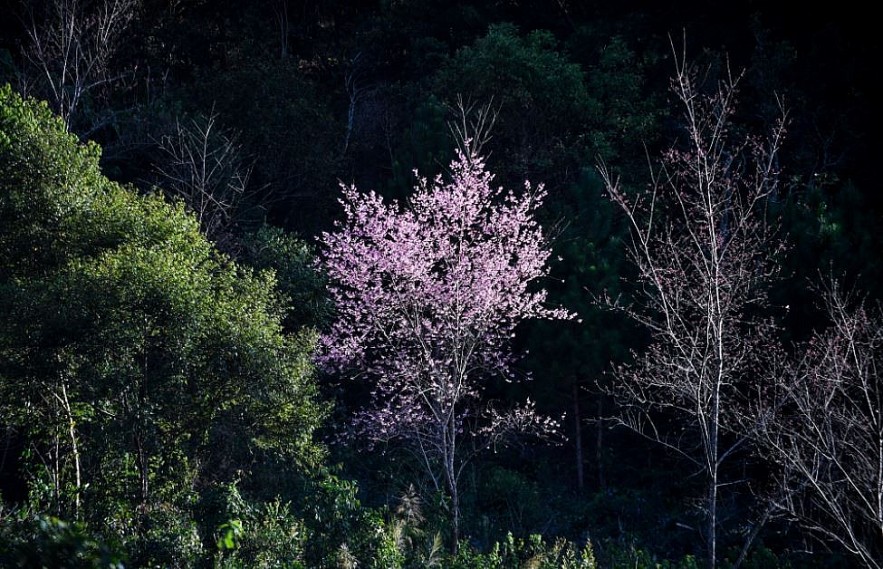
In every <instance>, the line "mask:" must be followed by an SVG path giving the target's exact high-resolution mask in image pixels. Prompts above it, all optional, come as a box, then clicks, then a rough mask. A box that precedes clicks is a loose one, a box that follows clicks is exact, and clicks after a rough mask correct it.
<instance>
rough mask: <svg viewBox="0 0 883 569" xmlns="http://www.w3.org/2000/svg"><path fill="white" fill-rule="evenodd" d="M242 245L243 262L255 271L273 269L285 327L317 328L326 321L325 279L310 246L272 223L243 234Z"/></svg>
mask: <svg viewBox="0 0 883 569" xmlns="http://www.w3.org/2000/svg"><path fill="white" fill-rule="evenodd" d="M243 245H244V251H243V253H242V260H243V262H244V263H247V264H248V265H250V266H252V267H255V268H256V269H258V270H272V271H274V273H275V276H276V281H277V283H278V287H279V290H280V291H281V292H282V293H284V294H285V295H286V297H287V299H286V300H287V312H286V315H285V320H284V324H285V327H286V328H287V329H289V330H298V329H300V328H303V327H304V326H309V327H321V326H322V325H324V324H326V323H327V322H328V319H329V317H330V311H331V306H330V304H329V302H328V299H327V296H326V293H325V278H324V276H323V275H321V274H320V273H319V270H318V269H317V267H316V263H315V262H314V259H315V252H314V250H313V248H312V247H311V246H310V245H308V244H307V243H306V242H304V241H303V240H301V239H298V238H297V237H295V236H293V235H292V234H290V233H287V232H285V231H284V230H282V229H279V228H278V227H273V226H272V225H264V226H262V227H261V228H260V229H258V230H257V231H256V232H254V233H252V234H250V235H246V236H245V238H244V239H243Z"/></svg>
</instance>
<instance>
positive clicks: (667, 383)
mask: <svg viewBox="0 0 883 569" xmlns="http://www.w3.org/2000/svg"><path fill="white" fill-rule="evenodd" d="M675 60H676V61H677V67H676V74H675V76H674V79H673V81H672V89H673V92H674V94H675V95H676V97H677V99H678V101H679V103H680V106H681V110H682V113H683V114H682V120H683V127H684V128H683V140H681V141H680V143H679V144H676V145H675V146H673V147H672V148H671V149H670V150H669V151H667V152H666V153H665V154H664V156H663V158H662V160H661V164H660V166H659V168H658V169H656V171H655V172H653V171H651V174H652V175H651V178H652V183H651V184H650V186H649V188H648V190H647V191H645V192H643V193H640V194H638V195H636V196H634V197H632V196H628V195H626V193H625V192H624V191H622V190H621V188H620V187H619V182H618V180H615V179H614V178H613V176H612V175H611V174H610V172H609V171H608V169H607V168H606V167H604V166H603V165H602V166H601V167H600V172H601V175H602V177H603V179H604V181H605V184H606V188H607V191H608V193H609V196H610V198H611V199H612V200H613V202H614V203H616V204H617V205H618V206H620V208H621V210H622V211H623V213H624V214H625V216H626V219H627V221H628V223H629V224H630V226H631V245H630V248H629V254H630V257H631V261H632V263H633V264H634V266H635V268H636V269H637V278H638V286H637V289H636V293H635V295H634V299H633V301H632V302H631V303H627V302H623V301H621V300H620V299H612V298H605V299H603V301H604V302H605V303H606V304H607V305H608V306H610V307H613V308H615V309H618V310H622V311H623V312H625V313H626V314H627V315H628V316H630V317H631V318H632V319H634V320H635V321H636V322H638V323H640V324H641V325H643V326H644V327H645V328H646V329H647V330H648V331H649V333H650V337H651V340H650V344H649V347H648V348H647V350H646V351H645V352H643V353H641V354H635V362H634V363H633V364H632V365H630V366H624V367H619V368H618V369H616V370H615V374H614V375H615V381H614V382H613V384H612V386H611V387H610V388H609V389H610V390H611V391H612V393H613V394H614V395H615V396H616V397H617V399H618V400H619V402H620V403H621V404H622V415H621V416H620V417H618V420H619V422H621V423H622V424H623V425H625V426H628V427H630V428H631V429H634V430H635V431H636V432H638V433H639V434H641V435H644V436H646V437H648V438H650V439H652V440H654V441H657V442H660V443H662V444H663V445H665V446H666V447H667V448H669V449H671V450H673V451H675V452H676V453H678V454H679V455H681V456H682V457H684V458H685V459H686V460H687V461H688V462H689V463H691V464H692V465H693V466H694V467H695V468H696V472H697V474H699V475H701V476H703V478H704V480H705V487H706V493H705V497H704V499H703V500H702V501H701V504H702V506H701V508H702V513H703V517H704V518H705V521H704V524H703V525H704V527H703V529H702V533H703V534H704V535H703V537H704V541H705V546H706V555H707V561H708V567H711V568H713V567H715V565H716V563H717V557H718V554H717V549H718V543H717V535H718V527H719V493H720V490H721V488H722V487H723V486H725V485H727V484H729V483H730V482H731V481H728V480H724V477H723V473H722V465H724V464H725V463H726V462H727V461H728V460H729V459H732V458H733V457H734V454H735V453H736V452H737V451H738V450H739V449H740V448H742V446H743V445H744V444H745V442H746V441H747V439H748V435H746V434H739V433H738V432H737V429H736V425H737V423H741V422H740V421H738V417H737V415H738V413H739V409H740V408H741V409H745V407H744V406H743V404H742V403H743V402H744V401H745V399H744V397H743V395H742V389H743V387H744V385H745V384H746V383H750V382H751V381H753V379H754V377H756V375H757V373H758V369H759V368H760V367H761V366H762V365H763V359H764V357H765V356H766V354H767V353H768V352H769V351H770V345H771V344H772V343H773V337H774V330H773V327H772V325H771V323H770V321H769V320H765V319H763V318H761V317H759V316H757V314H758V313H759V311H758V308H759V307H760V308H762V307H763V306H764V305H765V303H766V295H765V292H764V291H765V287H764V284H765V283H767V282H768V281H769V280H770V279H771V278H773V277H774V276H775V274H776V263H775V257H776V254H777V252H778V251H779V250H781V248H782V244H781V242H780V241H778V240H777V239H776V238H775V237H774V228H773V227H772V226H771V224H770V223H769V222H768V220H767V215H766V203H767V200H768V198H769V197H770V196H771V195H772V193H773V191H774V189H775V184H776V169H775V165H776V159H775V157H776V153H777V151H778V149H779V145H780V141H781V138H782V136H783V132H784V127H783V125H784V115H783V117H782V120H781V121H779V122H778V123H777V124H776V125H774V127H773V128H772V131H771V133H770V134H769V136H768V137H765V138H762V139H761V138H757V137H737V136H735V135H734V134H733V129H732V127H731V119H732V116H733V113H734V110H735V97H736V90H737V83H738V77H734V76H733V75H731V74H730V73H729V69H726V70H725V75H724V77H723V78H722V79H720V80H719V81H717V82H716V84H715V85H714V86H713V87H712V88H710V89H708V91H707V92H705V91H703V87H704V84H703V83H708V81H707V76H704V77H703V76H700V73H699V72H700V70H699V69H697V68H696V67H695V66H688V65H687V64H686V62H685V60H684V59H683V58H681V57H679V56H678V55H677V54H676V57H675ZM703 79H706V80H705V81H703ZM660 418H669V419H673V420H674V421H675V423H673V424H672V423H669V424H668V427H667V428H666V426H664V425H663V424H662V423H661V422H660Z"/></svg>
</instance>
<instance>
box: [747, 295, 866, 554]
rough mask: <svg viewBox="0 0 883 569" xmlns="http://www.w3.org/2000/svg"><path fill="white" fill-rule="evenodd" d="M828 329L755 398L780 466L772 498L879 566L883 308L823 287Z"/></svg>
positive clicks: (815, 529) (812, 527) (766, 440)
mask: <svg viewBox="0 0 883 569" xmlns="http://www.w3.org/2000/svg"><path fill="white" fill-rule="evenodd" d="M821 297H822V299H823V306H824V309H825V312H826V313H827V316H828V318H829V320H830V327H829V328H828V329H826V330H823V331H821V332H817V333H815V334H814V335H813V336H812V337H811V339H810V340H809V342H808V343H807V344H806V345H805V346H804V347H803V348H802V349H801V350H800V353H801V354H802V356H801V358H800V361H799V362H797V363H794V364H791V365H785V366H783V369H784V370H785V371H786V373H781V374H776V375H775V376H774V382H773V383H772V385H773V386H774V388H775V391H774V393H762V394H761V395H762V397H759V398H758V402H759V404H762V403H764V402H772V403H771V404H769V405H767V406H763V405H761V406H760V411H761V412H760V413H759V416H761V417H762V418H763V419H764V420H763V422H762V425H763V427H764V428H763V430H762V431H761V435H762V436H761V440H762V441H763V442H764V443H765V444H764V448H765V449H766V450H767V451H768V453H769V455H770V457H771V458H772V459H773V460H774V461H775V462H776V463H778V464H779V465H780V466H781V467H782V471H781V472H782V474H783V481H784V483H785V486H786V489H787V491H785V492H783V493H782V495H783V496H784V498H785V499H783V500H782V501H780V502H779V504H778V505H779V506H781V507H782V508H783V509H784V510H786V511H787V512H789V513H790V514H792V515H793V516H795V517H796V518H797V519H799V520H800V521H801V522H802V523H803V524H804V525H805V527H807V528H809V529H810V530H811V531H813V532H815V533H816V534H817V535H819V536H821V537H823V538H825V539H828V540H831V541H834V542H836V543H839V544H840V545H841V546H843V547H844V548H845V549H846V550H847V551H849V552H850V553H851V554H853V555H854V556H856V557H857V558H858V559H859V560H860V561H861V563H863V564H864V566H866V567H871V568H873V569H880V568H883V382H881V377H880V371H883V369H878V367H877V366H878V364H881V367H883V310H881V307H880V306H879V305H875V306H871V307H869V306H867V305H866V303H865V302H862V301H859V300H856V299H855V298H851V297H850V295H848V294H845V293H844V292H843V291H842V290H841V289H840V287H839V286H838V285H837V284H836V283H832V284H831V285H829V286H828V287H827V288H826V289H825V290H823V291H822V295H821Z"/></svg>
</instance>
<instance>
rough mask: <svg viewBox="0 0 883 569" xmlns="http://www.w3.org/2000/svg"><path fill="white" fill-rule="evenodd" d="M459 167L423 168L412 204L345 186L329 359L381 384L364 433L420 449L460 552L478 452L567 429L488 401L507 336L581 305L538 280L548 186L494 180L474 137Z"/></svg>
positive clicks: (332, 249)
mask: <svg viewBox="0 0 883 569" xmlns="http://www.w3.org/2000/svg"><path fill="white" fill-rule="evenodd" d="M450 170H451V172H450V177H449V179H447V180H446V179H445V178H443V177H442V176H441V175H439V176H436V177H435V178H433V179H431V180H429V179H426V178H419V177H418V182H417V185H416V187H415V189H414V193H413V195H412V196H411V197H410V199H409V200H407V202H405V203H399V202H397V201H392V202H386V201H384V200H383V198H382V197H380V196H378V195H377V194H375V193H373V192H369V193H367V194H365V193H361V192H359V191H358V190H357V189H356V188H355V187H354V186H344V187H343V197H342V199H341V203H342V204H343V207H344V213H345V216H344V218H343V220H341V221H339V222H337V224H336V228H335V230H334V231H333V232H331V233H325V234H323V236H322V242H323V245H324V247H323V261H324V266H325V269H326V270H327V274H328V277H329V291H330V295H331V298H332V299H333V301H334V304H335V306H336V309H337V318H336V320H335V322H334V323H333V325H332V326H331V328H330V330H329V331H328V333H327V334H325V335H324V336H323V338H322V339H321V356H320V360H321V363H322V364H323V365H324V366H325V367H326V369H333V370H336V371H339V372H346V371H351V370H358V372H359V375H362V376H364V377H366V378H367V379H368V380H370V381H371V382H372V385H373V390H372V402H371V404H370V405H369V407H368V408H367V409H366V410H364V411H362V412H361V413H359V414H358V415H357V416H356V420H355V424H356V426H357V429H358V432H359V434H360V435H361V436H364V437H366V438H368V439H369V440H371V441H374V442H381V441H382V442H386V441H392V440H399V441H401V442H403V443H405V444H406V445H407V448H409V449H410V450H412V451H413V452H414V454H415V455H416V456H417V457H418V459H419V460H420V462H421V464H422V465H423V468H424V470H425V472H426V473H427V475H428V476H429V477H430V478H431V480H432V483H433V484H434V486H435V489H436V490H437V491H446V492H447V493H448V495H449V497H450V500H451V515H452V519H451V522H452V533H453V544H452V545H453V548H454V549H456V547H457V541H458V539H459V518H460V506H459V494H458V480H459V477H460V475H461V473H462V471H463V467H464V464H465V463H466V459H467V458H468V455H470V454H471V451H472V450H474V449H476V448H486V447H487V446H488V445H490V444H495V443H496V442H499V441H500V440H501V439H503V438H505V437H506V436H507V435H509V434H512V433H514V432H526V431H527V432H532V433H535V434H549V433H551V432H554V430H555V428H556V427H557V423H556V422H555V421H553V420H551V419H548V418H544V417H541V416H540V415H538V414H537V413H536V412H535V410H534V406H533V404H532V403H531V402H530V401H529V400H528V401H527V402H526V404H524V405H522V406H520V407H517V408H515V409H509V410H507V411H501V410H498V409H496V408H495V407H494V406H493V405H491V404H490V403H488V402H486V401H483V400H482V386H483V382H484V381H486V380H487V379H488V378H490V377H493V376H494V375H496V376H498V377H499V376H502V377H503V378H505V379H507V380H509V379H511V378H512V377H513V375H514V374H513V371H514V370H513V363H514V355H513V353H512V351H511V349H510V346H509V344H510V340H511V338H512V337H513V336H514V332H515V328H516V326H517V325H518V324H519V323H520V322H521V321H523V320H525V319H530V318H546V319H567V318H571V317H572V315H571V314H570V313H569V312H568V311H566V310H564V309H561V308H549V307H547V306H546V297H547V293H546V291H545V290H544V289H543V288H542V287H539V286H536V281H539V280H541V279H542V278H544V277H546V276H547V275H548V271H549V268H548V265H547V261H548V259H549V254H550V250H549V247H548V243H547V239H546V236H545V234H544V233H543V230H542V228H541V227H540V225H539V224H538V223H537V221H536V220H535V219H534V214H535V212H536V210H537V208H538V207H539V206H540V205H541V204H542V201H543V198H544V197H545V195H546V193H545V191H544V189H543V187H542V186H539V187H532V186H531V185H530V184H529V183H525V188H524V191H523V192H513V191H506V190H503V189H502V188H500V187H494V186H493V185H492V181H493V176H492V175H491V174H490V173H489V172H488V171H487V170H486V168H485V163H484V160H483V159H482V158H481V157H480V156H479V155H478V154H477V153H476V152H475V151H474V149H473V147H472V146H471V145H470V144H468V143H467V144H465V145H464V151H462V152H461V151H458V153H457V157H456V159H455V160H454V161H453V162H452V163H451V166H450Z"/></svg>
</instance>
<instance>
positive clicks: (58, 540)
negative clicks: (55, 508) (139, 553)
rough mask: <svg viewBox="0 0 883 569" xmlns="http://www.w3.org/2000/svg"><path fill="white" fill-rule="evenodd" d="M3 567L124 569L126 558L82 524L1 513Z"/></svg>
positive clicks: (1, 564)
mask: <svg viewBox="0 0 883 569" xmlns="http://www.w3.org/2000/svg"><path fill="white" fill-rule="evenodd" d="M0 534H2V537H0V566H2V567H9V568H10V569H12V568H13V567H21V568H23V569H24V568H29V567H54V568H58V569H123V567H124V564H123V562H124V561H125V558H124V557H123V556H122V555H120V554H119V553H118V552H117V551H116V550H115V548H113V547H111V546H109V545H108V544H107V543H104V542H101V541H97V540H95V539H94V538H93V537H91V536H90V535H89V534H88V532H87V531H86V528H85V527H84V526H83V524H80V523H76V522H74V523H71V522H66V521H63V520H60V519H58V518H56V517H54V516H49V515H29V514H28V513H27V512H26V511H24V510H21V511H19V512H2V511H0Z"/></svg>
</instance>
